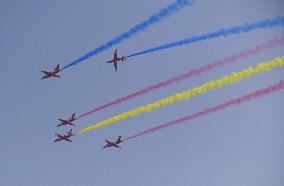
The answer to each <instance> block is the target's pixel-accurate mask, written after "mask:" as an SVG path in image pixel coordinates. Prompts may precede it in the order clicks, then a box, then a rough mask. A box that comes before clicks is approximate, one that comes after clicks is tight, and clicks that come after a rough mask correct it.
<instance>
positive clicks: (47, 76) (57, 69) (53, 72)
mask: <svg viewBox="0 0 284 186" xmlns="http://www.w3.org/2000/svg"><path fill="white" fill-rule="evenodd" d="M60 71H61V69H60V67H59V64H57V66H56V67H55V68H54V71H52V72H48V71H41V72H42V73H44V74H45V75H44V76H43V77H42V78H41V79H46V78H50V77H57V78H60V76H59V75H57V74H58V73H59V72H60Z"/></svg>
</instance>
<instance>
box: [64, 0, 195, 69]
mask: <svg viewBox="0 0 284 186" xmlns="http://www.w3.org/2000/svg"><path fill="white" fill-rule="evenodd" d="M192 4H193V1H189V0H177V1H176V2H175V3H173V4H170V5H169V6H167V7H166V8H163V9H162V10H160V11H159V13H157V14H154V15H152V16H151V17H150V18H149V19H147V20H145V21H144V22H142V23H140V24H137V25H135V26H134V27H133V28H131V29H129V30H128V31H127V32H124V33H122V34H120V35H119V36H117V37H115V38H113V39H111V40H109V41H108V42H106V43H105V44H103V45H101V46H99V47H98V48H96V49H95V50H93V51H91V52H89V53H87V54H85V55H84V56H82V57H80V58H79V59H77V60H75V61H73V62H71V63H70V64H68V65H66V66H65V67H63V68H62V69H66V68H68V67H71V66H73V65H76V64H78V63H80V62H82V61H84V60H86V59H88V58H90V57H92V56H95V55H97V54H99V53H101V52H103V51H105V50H107V49H109V48H111V47H112V46H114V45H117V44H119V43H121V42H122V41H124V40H126V39H129V38H131V37H132V36H134V35H136V34H138V33H139V32H141V31H144V30H145V29H147V28H148V27H149V26H151V25H154V24H156V23H159V22H160V21H162V20H163V19H165V18H167V17H169V16H170V15H171V14H173V13H175V12H177V11H179V10H180V9H182V8H184V7H186V6H187V5H192Z"/></svg>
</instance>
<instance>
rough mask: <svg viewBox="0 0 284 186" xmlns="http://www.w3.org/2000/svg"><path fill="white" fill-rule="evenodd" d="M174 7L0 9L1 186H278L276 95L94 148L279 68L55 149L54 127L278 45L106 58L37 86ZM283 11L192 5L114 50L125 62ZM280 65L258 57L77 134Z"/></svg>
mask: <svg viewBox="0 0 284 186" xmlns="http://www.w3.org/2000/svg"><path fill="white" fill-rule="evenodd" d="M173 1H174V0H159V1H158V0H155V1H150V0H147V1H137V0H123V1H117V0H108V1H93V0H83V1H75V0H61V1H55V0H49V1H43V0H40V1H36V0H25V1H16V0H11V1H10V0H2V1H0V22H1V28H0V62H1V64H2V66H1V69H0V83H1V96H0V116H1V121H0V123H1V124H0V149H1V150H0V185H3V186H51V185H52V186H65V185H66V186H78V185H82V186H89V185H100V186H111V185H116V186H145V185H147V186H173V185H176V186H189V185H192V186H208V185H210V186H228V185H230V186H240V185H241V186H254V185H255V186H267V185H269V186H282V185H283V184H284V177H283V172H284V158H283V157H284V126H283V113H284V112H283V110H284V104H283V103H284V92H283V91H282V92H280V93H276V94H273V95H270V96H267V97H263V98H260V99H257V100H253V101H251V102H249V103H247V104H243V105H241V106H235V107H232V108H230V109H227V110H224V111H221V112H218V113H214V114H210V115H208V116H206V117H204V118H200V119H197V120H194V121H191V122H186V123H184V124H183V125H179V126H175V127H171V128H168V129H165V130H162V131H160V132H157V133H153V134H151V135H148V136H144V137H141V138H137V139H135V140H131V141H128V142H127V143H124V144H122V148H121V149H103V148H102V146H103V145H104V139H115V138H116V137H117V136H118V135H122V136H123V137H128V136H130V135H132V134H134V133H136V132H139V131H141V130H144V129H147V128H149V127H153V126H156V125H158V124H162V123H164V122H166V121H169V120H173V119H176V118H178V117H181V116H184V115H187V114H190V113H194V112H197V111H200V110H202V109H203V108H205V107H206V106H213V105H215V104H218V103H221V102H224V101H226V100H229V99H231V98H234V97H237V96H241V95H243V94H246V93H248V92H251V91H253V90H255V89H258V88H262V87H266V86H268V85H270V84H274V83H276V82H278V81H279V80H281V79H282V80H283V79H284V73H283V72H284V69H277V70H274V71H272V72H267V73H263V74H261V75H259V76H257V77H253V78H251V79H248V80H245V81H242V82H241V83H239V84H237V85H234V86H231V87H225V88H222V89H219V90H215V91H212V92H210V93H208V94H206V95H201V96H196V97H194V98H193V99H191V100H190V101H188V102H180V103H176V104H174V105H170V106H167V107H164V108H161V109H158V110H155V111H153V112H151V113H145V114H143V115H140V116H138V117H135V118H131V119H128V120H124V121H121V122H118V123H116V124H113V125H110V126H107V127H103V128H100V129H98V130H94V131H91V132H88V133H85V134H82V135H80V136H76V137H74V138H73V143H54V142H53V140H54V138H55V136H54V133H65V132H66V131H67V130H68V129H69V128H64V127H63V128H56V125H57V124H58V123H57V122H58V121H57V118H60V117H68V116H69V115H71V114H72V113H73V112H76V113H78V114H82V113H84V112H86V111H89V110H90V109H92V108H93V107H96V106H98V105H101V104H103V103H105V102H107V101H110V100H113V99H115V98H118V97H120V96H123V95H126V94H128V93H131V92H133V91H136V90H139V89H141V88H144V87H146V86H148V85H151V84H153V83H157V82H159V81H161V80H165V79H167V78H169V77H171V76H173V75H176V74H180V73H182V72H185V71H188V70H190V69H193V68H196V67H199V66H201V65H204V64H207V63H211V62H213V61H215V60H218V59H221V58H223V57H225V56H227V55H230V54H233V53H237V52H239V51H240V50H242V49H244V48H249V47H253V46H255V45H256V44H258V43H261V42H263V41H266V40H268V39H272V38H274V37H276V36H282V35H283V34H284V28H283V27H282V28H281V27H277V28H272V29H266V30H265V29H264V30H257V31H254V32H250V33H245V34H241V35H239V36H230V37H227V38H219V39H213V40H210V41H205V42H200V43H195V44H192V45H186V46H182V47H176V48H172V49H168V50H163V51H161V52H157V53H153V54H149V55H143V56H137V57H133V58H131V59H129V60H128V61H126V63H125V64H122V65H119V70H118V72H114V71H113V67H112V65H110V64H106V63H105V62H106V60H109V59H110V58H111V57H112V55H113V51H114V49H115V47H113V48H112V49H110V50H107V51H105V52H103V53H101V54H99V55H98V56H95V57H93V58H90V59H88V60H87V61H86V62H84V63H82V64H79V65H76V66H73V67H71V68H69V69H66V70H65V71H64V72H63V73H62V78H61V79H48V80H45V81H43V80H41V79H40V78H41V76H42V74H41V72H40V71H41V70H50V69H52V68H53V67H54V66H55V65H56V64H58V63H59V64H61V65H62V66H63V65H66V64H68V63H70V62H71V61H73V60H75V59H77V58H78V57H80V56H81V55H83V54H85V53H86V52H88V51H90V50H92V49H94V48H96V47H97V46H99V45H101V44H102V43H104V42H105V41H107V40H108V39H110V38H112V37H115V36H117V35H118V34H120V33H122V32H124V31H126V30H127V29H129V28H130V27H132V26H133V25H135V24H137V23H140V22H141V21H143V20H144V19H145V18H147V17H148V16H150V15H151V14H153V13H155V12H157V11H158V10H159V9H161V8H162V7H165V6H167V5H168V4H170V3H172V2H173ZM283 10H284V2H283V1H282V0H269V1H268V0H250V1H247V0H239V1H232V0H231V1H227V0H215V1H212V0H196V1H195V4H194V5H193V6H188V7H187V8H185V9H183V10H181V11H179V12H178V13H176V14H174V15H172V16H171V17H170V18H168V19H166V20H164V21H163V22H161V23H159V24H157V25H154V26H153V27H151V28H149V29H148V30H147V31H145V32H142V33H140V34H138V35H137V36H136V37H133V38H131V39H129V40H127V41H125V42H123V43H122V44H119V45H117V48H118V52H119V54H121V52H122V53H123V54H124V55H127V54H131V53H134V52H137V51H139V50H143V49H147V48H150V47H154V46H157V45H160V44H163V43H166V42H170V41H174V40H180V39H184V38H186V37H190V36H193V35H196V34H200V33H207V32H210V31H214V30H217V29H219V28H221V27H227V26H234V25H240V24H242V23H245V22H253V21H257V20H261V19H266V18H273V17H275V16H277V15H283ZM283 54H284V48H283V47H277V48H275V49H273V50H267V51H265V52H263V53H261V54H259V55H256V56H252V57H249V58H247V59H245V60H242V61H240V62H239V63H237V64H233V65H228V66H226V67H222V68H219V69H216V70H214V71H211V72H210V73H207V74H203V75H201V76H197V77H194V78H192V79H188V80H186V81H182V82H179V83H176V84H173V85H171V86H169V87H167V88H164V89H159V90H157V91H155V92H152V93H150V94H147V95H144V96H141V97H139V98H137V99H134V100H132V101H129V102H125V103H123V104H120V105H116V106H114V107H112V108H108V109H106V110H103V111H100V112H97V113H96V114H93V115H91V116H88V117H85V118H83V119H81V120H80V121H79V122H78V123H77V126H76V127H75V128H74V130H79V129H82V128H84V127H86V126H89V125H90V124H94V123H95V122H98V121H101V120H104V119H106V118H108V117H111V116H114V115H116V114H119V113H122V112H125V111H128V110H130V109H133V108H136V107H138V106H142V105H145V104H147V103H149V102H151V101H155V100H158V99H160V98H163V97H166V96H169V95H172V94H174V93H176V92H178V91H182V90H186V89H190V88H192V87H193V86H196V85H200V84H201V83H203V82H206V81H208V80H211V79H215V78H218V77H221V76H222V75H224V74H229V73H230V72H233V71H239V70H241V69H243V68H245V67H247V66H249V65H255V64H257V63H260V62H264V61H266V60H270V59H272V58H274V57H277V56H281V55H283Z"/></svg>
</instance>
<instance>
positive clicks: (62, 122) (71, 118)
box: [57, 113, 77, 127]
mask: <svg viewBox="0 0 284 186" xmlns="http://www.w3.org/2000/svg"><path fill="white" fill-rule="evenodd" d="M75 120H77V118H76V117H75V113H74V114H72V116H71V117H70V118H69V119H58V121H60V122H61V123H60V124H58V125H57V127H60V126H63V125H73V126H75V124H74V123H72V122H73V121H75Z"/></svg>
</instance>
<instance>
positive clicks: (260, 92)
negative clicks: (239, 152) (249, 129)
mask: <svg viewBox="0 0 284 186" xmlns="http://www.w3.org/2000/svg"><path fill="white" fill-rule="evenodd" d="M283 88H284V81H280V82H279V83H277V84H274V85H272V86H269V87H267V88H264V89H260V90H257V91H255V92H253V93H250V94H246V95H244V96H242V97H239V98H235V99H232V100H230V101H227V102H224V103H222V104H219V105H217V106H214V107H208V108H206V109H204V110H203V111H201V112H197V113H195V114H192V115H188V116H185V117H182V118H179V119H177V120H174V121H170V122H167V123H165V124H162V125H159V126H157V127H154V128H150V129H147V130H144V131H142V132H139V133H138V134H135V135H133V136H130V137H128V138H126V140H129V139H133V138H137V137H140V136H144V135H147V134H150V133H152V132H156V131H158V130H161V129H163V128H167V127H170V126H173V125H177V124H180V123H181V122H185V121H190V120H192V119H195V118H198V117H202V116H206V115H207V114H210V113H212V112H217V111H219V110H222V109H225V108H227V107H230V106H233V105H236V104H242V103H246V102H248V101H250V100H252V99H255V98H258V97H261V96H265V95H268V94H271V93H273V92H277V91H280V90H282V89H283Z"/></svg>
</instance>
